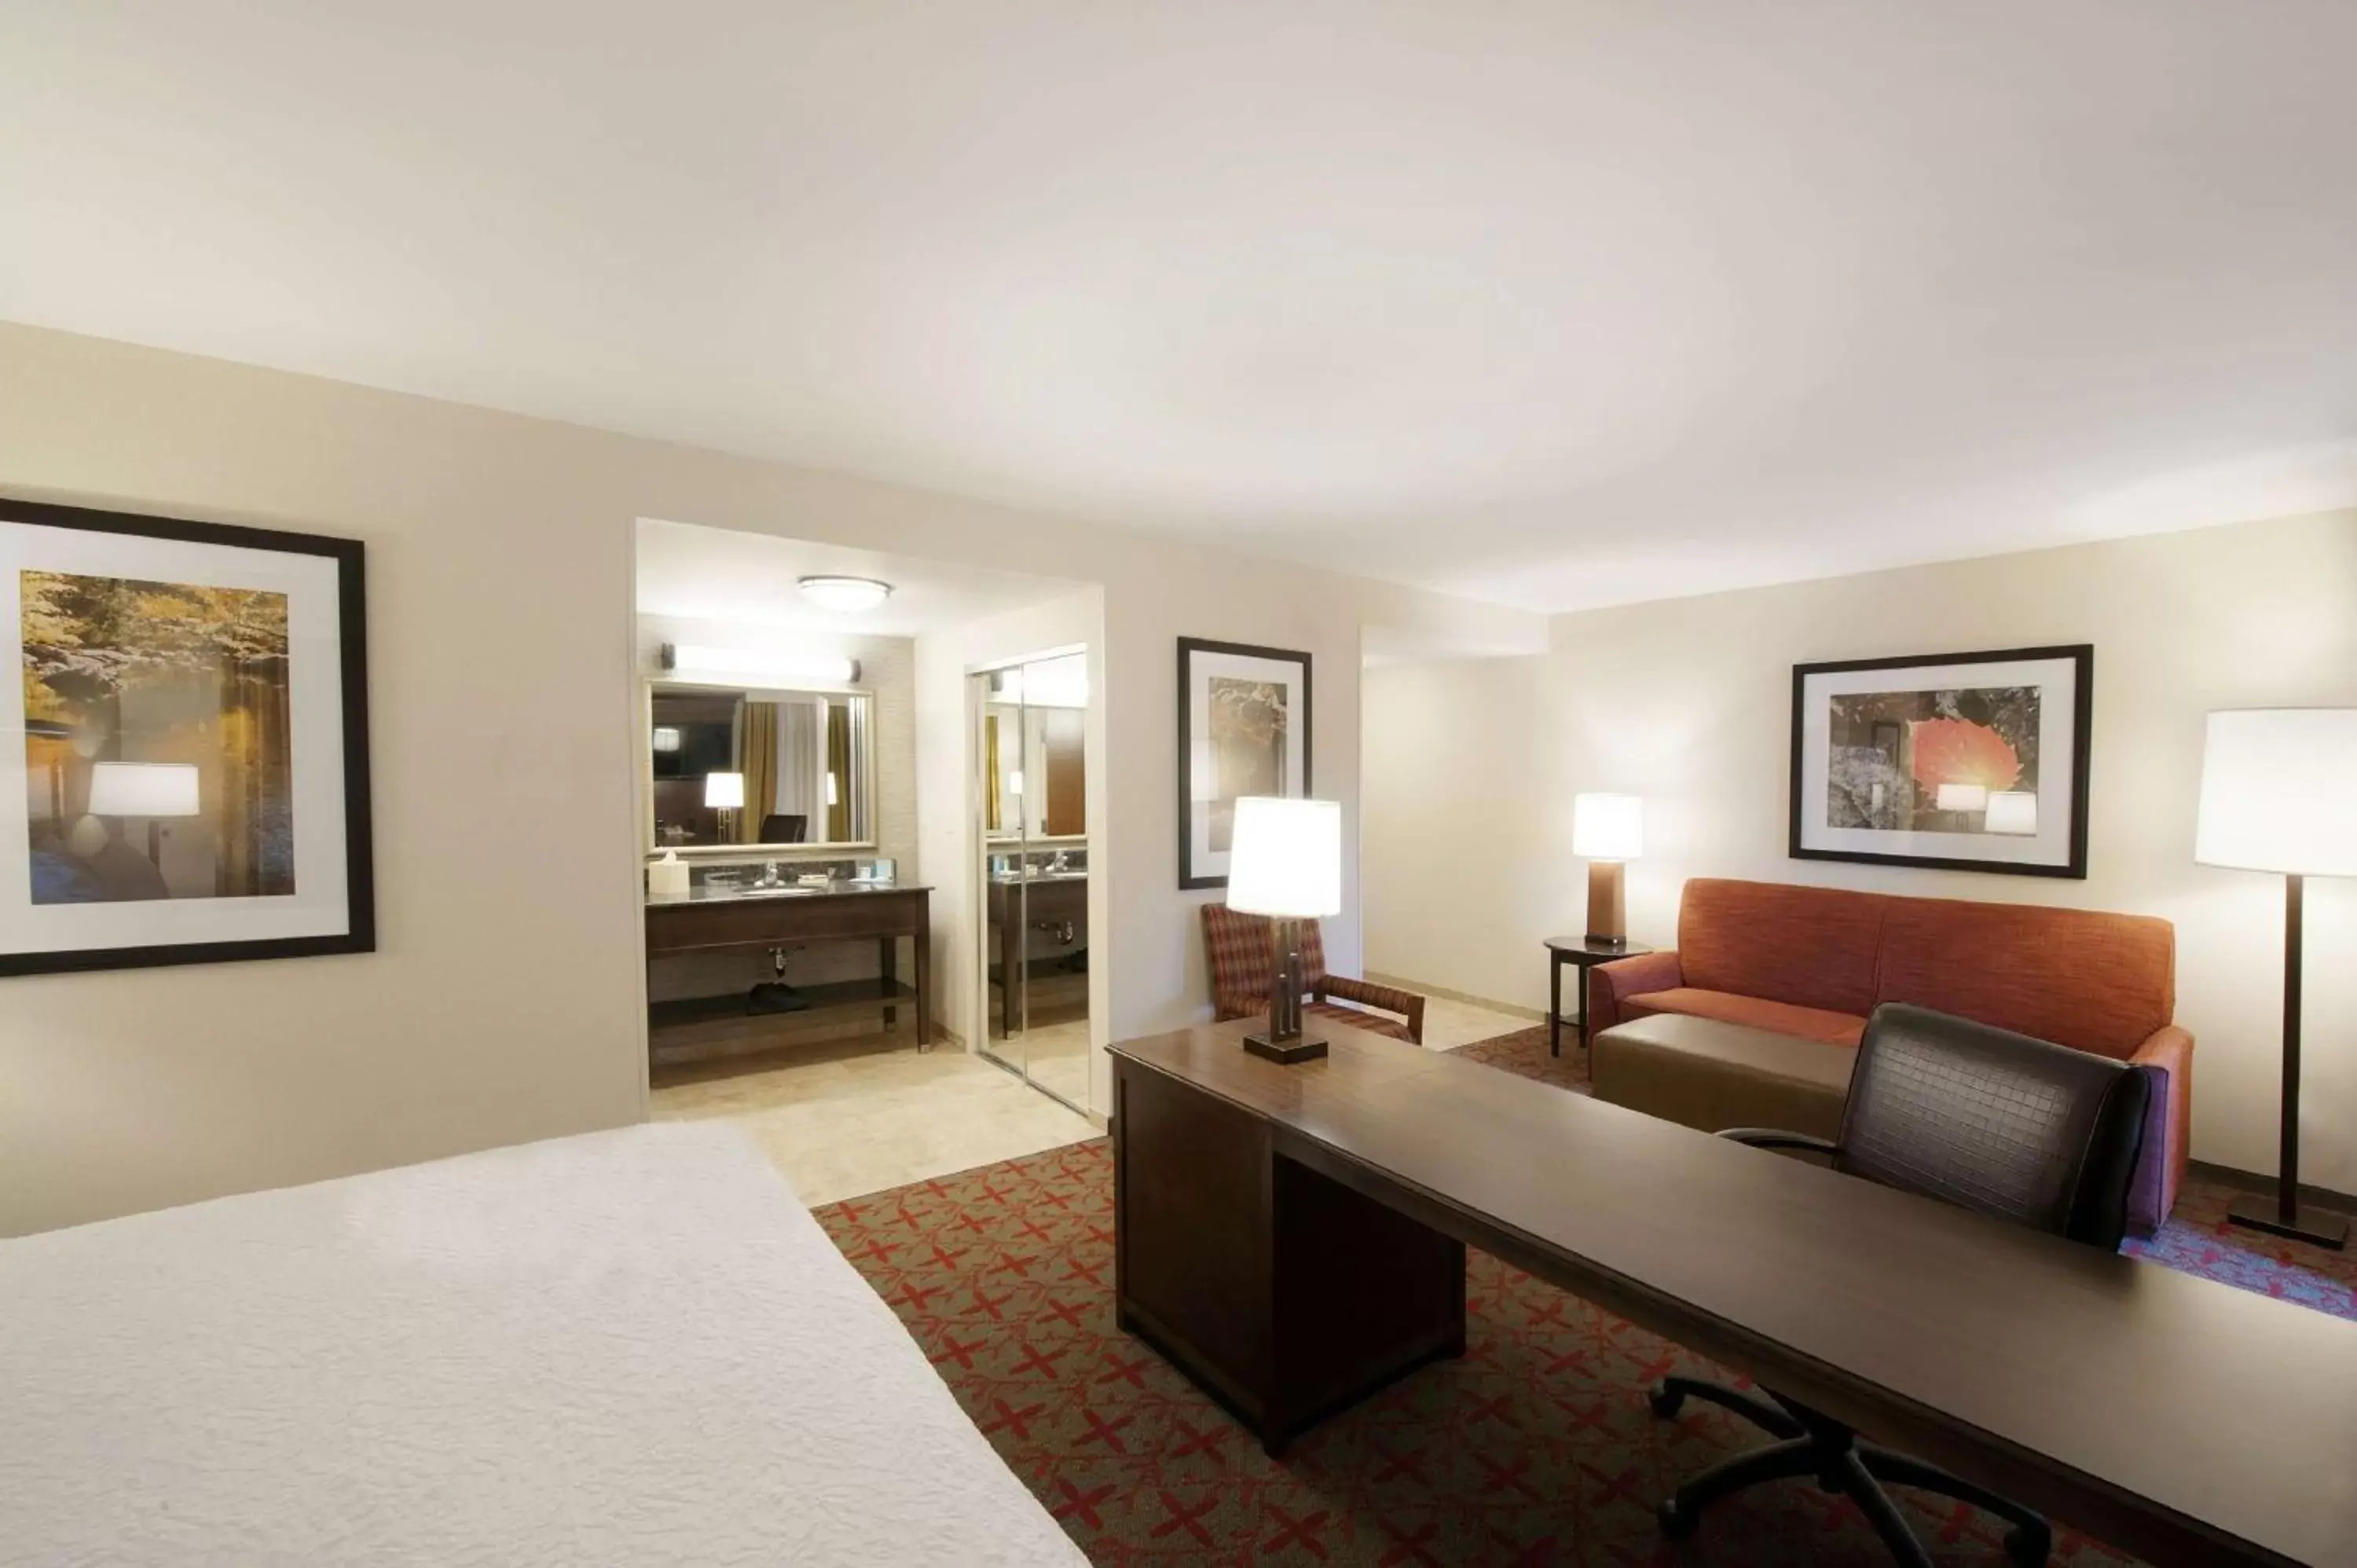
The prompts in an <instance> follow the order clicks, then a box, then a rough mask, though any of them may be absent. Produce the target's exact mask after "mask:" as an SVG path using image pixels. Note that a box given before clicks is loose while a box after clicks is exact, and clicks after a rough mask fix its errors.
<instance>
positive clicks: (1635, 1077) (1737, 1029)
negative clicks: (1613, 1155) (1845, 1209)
mask: <svg viewBox="0 0 2357 1568" xmlns="http://www.w3.org/2000/svg"><path fill="white" fill-rule="evenodd" d="M1588 1052H1589V1055H1588V1069H1587V1070H1588V1077H1589V1079H1590V1080H1591V1082H1592V1083H1593V1085H1594V1088H1595V1093H1596V1098H1597V1099H1598V1100H1602V1101H1609V1102H1610V1103H1612V1104H1614V1105H1624V1106H1627V1107H1628V1108H1629V1109H1630V1110H1631V1111H1641V1112H1645V1113H1646V1114H1647V1115H1649V1116H1659V1117H1661V1118H1663V1120H1664V1121H1669V1122H1679V1123H1681V1124H1683V1125H1684V1126H1688V1127H1694V1128H1697V1129H1699V1130H1700V1131H1702V1132H1705V1133H1717V1132H1720V1131H1723V1130H1724V1129H1726V1128H1728V1127H1775V1128H1779V1129H1781V1130H1782V1131H1784V1132H1788V1133H1809V1134H1811V1135H1813V1136H1814V1137H1819V1138H1832V1137H1835V1136H1837V1135H1838V1134H1839V1133H1840V1132H1841V1120H1842V1106H1843V1104H1844V1102H1846V1101H1847V1100H1848V1098H1849V1075H1850V1069H1852V1068H1853V1067H1855V1066H1856V1065H1857V1051H1856V1050H1855V1049H1854V1048H1852V1047H1848V1046H1829V1045H1826V1044H1824V1042H1823V1041H1820V1040H1804V1039H1802V1038H1800V1037H1799V1036H1793V1035H1780V1034H1776V1033H1774V1032H1773V1031H1771V1030H1767V1029H1753V1028H1749V1027H1746V1026H1743V1025H1740V1024H1726V1023H1721V1022H1719V1021H1718V1020H1717V1019H1715V1018H1696V1017H1693V1016H1690V1015H1685V1014H1679V1013H1656V1014H1652V1015H1649V1016H1646V1017H1643V1018H1637V1019H1633V1020H1631V1022H1629V1023H1626V1024H1621V1025H1619V1026H1615V1027H1613V1028H1609V1029H1607V1030H1605V1031H1604V1032H1603V1033H1602V1034H1600V1035H1598V1036H1596V1037H1595V1039H1593V1040H1591V1041H1590V1042H1588Z"/></svg>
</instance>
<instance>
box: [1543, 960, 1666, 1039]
mask: <svg viewBox="0 0 2357 1568" xmlns="http://www.w3.org/2000/svg"><path fill="white" fill-rule="evenodd" d="M1546 950H1547V1055H1549V1056H1551V1057H1559V1056H1561V1055H1563V966H1564V965H1565V964H1570V965H1571V966H1572V967H1573V968H1575V969H1577V970H1578V971H1579V1017H1578V1019H1577V1024H1578V1027H1579V1045H1580V1048H1581V1049H1582V1050H1585V1049H1587V972H1588V971H1589V970H1591V969H1594V968H1595V967H1596V966H1597V965H1598V964H1599V963H1610V962H1612V961H1614V960H1616V959H1624V958H1635V957H1636V956H1638V955H1639V954H1640V953H1649V952H1652V948H1649V947H1647V946H1646V945H1645V944H1644V943H1642V942H1631V941H1619V942H1595V941H1590V940H1587V938H1586V937H1549V938H1548V939H1547V940H1546Z"/></svg>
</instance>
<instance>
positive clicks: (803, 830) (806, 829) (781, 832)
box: [761, 811, 810, 843]
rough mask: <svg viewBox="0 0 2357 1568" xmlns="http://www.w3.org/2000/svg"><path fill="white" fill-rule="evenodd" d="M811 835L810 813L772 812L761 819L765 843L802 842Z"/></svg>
mask: <svg viewBox="0 0 2357 1568" xmlns="http://www.w3.org/2000/svg"><path fill="white" fill-rule="evenodd" d="M809 836H810V815H809V813H808V812H803V811H796V812H792V813H791V814H782V815H781V814H779V813H775V812H773V813H771V814H770V815H769V816H766V817H763V818H762V819H761V842H762V843H802V842H803V841H804V840H805V839H807V838H808V837H809Z"/></svg>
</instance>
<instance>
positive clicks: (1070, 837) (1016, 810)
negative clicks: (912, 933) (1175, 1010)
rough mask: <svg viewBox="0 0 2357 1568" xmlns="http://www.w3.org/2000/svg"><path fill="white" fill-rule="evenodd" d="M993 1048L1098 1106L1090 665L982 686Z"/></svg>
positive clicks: (1016, 672) (1052, 662)
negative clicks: (1092, 1096) (1093, 1061)
mask: <svg viewBox="0 0 2357 1568" xmlns="http://www.w3.org/2000/svg"><path fill="white" fill-rule="evenodd" d="M979 681H980V682H981V685H982V687H983V693H984V696H983V706H982V734H981V751H982V756H981V768H980V786H981V789H982V791H983V800H982V801H981V807H982V818H983V825H984V837H985V860H986V863H987V871H988V880H987V884H986V886H987V889H988V893H987V910H986V916H987V918H986V920H985V933H984V936H985V944H986V948H987V951H986V953H985V969H986V972H987V974H988V976H989V985H988V988H987V1000H988V1007H989V1015H988V1018H987V1024H988V1026H989V1042H990V1043H989V1050H990V1054H991V1055H993V1056H994V1057H996V1058H998V1059H999V1060H1000V1061H1001V1063H1002V1064H1003V1065H1006V1066H1007V1067H1009V1068H1012V1069H1015V1070H1016V1071H1018V1072H1020V1073H1022V1074H1023V1075H1024V1076H1025V1077H1027V1078H1028V1079H1030V1080H1031V1081H1032V1082H1033V1083H1035V1084H1037V1085H1039V1087H1040V1088H1043V1089H1045V1090H1048V1091H1049V1093H1051V1094H1054V1095H1056V1096H1057V1097H1058V1098H1060V1099H1062V1100H1064V1101H1068V1102H1070V1103H1071V1104H1074V1105H1086V1104H1087V1103H1088V1097H1089V1084H1088V1052H1089V982H1088V972H1089V914H1088V904H1089V845H1088V836H1087V835H1088V825H1087V824H1088V768H1087V763H1086V735H1087V728H1088V702H1089V682H1088V657H1087V655H1086V654H1084V653H1072V654H1065V655H1060V656H1058V657H1055V658H1052V659H1044V660H1031V661H1029V662H1028V663H1025V664H1022V665H1019V666H1016V667H1014V668H1010V669H1006V670H999V671H990V672H988V673H987V674H985V675H984V676H982V677H979Z"/></svg>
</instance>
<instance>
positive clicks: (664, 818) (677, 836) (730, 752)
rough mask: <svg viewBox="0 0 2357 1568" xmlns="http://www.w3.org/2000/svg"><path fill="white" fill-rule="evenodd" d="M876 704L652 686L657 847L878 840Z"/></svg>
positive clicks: (858, 695) (846, 695) (652, 833)
mask: <svg viewBox="0 0 2357 1568" xmlns="http://www.w3.org/2000/svg"><path fill="white" fill-rule="evenodd" d="M870 703H871V699H870V698H869V696H868V694H867V693H865V692H773V691H743V690H736V689H731V688H728V687H722V686H688V685H673V684H663V685H657V686H655V687H653V688H652V689H651V692H650V693H649V696H648V703H647V714H648V724H647V756H648V759H649V762H648V766H649V770H650V772H651V776H652V780H653V784H652V788H651V789H650V790H649V791H648V795H649V800H650V804H651V813H650V816H651V820H650V822H648V846H649V848H650V849H652V850H658V851H660V850H666V849H677V850H694V849H705V850H713V851H723V850H737V851H740V852H741V851H745V850H758V849H760V848H763V847H767V846H788V845H810V846H813V847H816V846H827V845H866V844H871V843H874V842H875V835H876V827H875V820H876V818H875V791H876V784H875V768H874V762H873V757H874V751H873V745H872V736H871V734H870V728H871V725H870V714H869V707H870Z"/></svg>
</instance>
